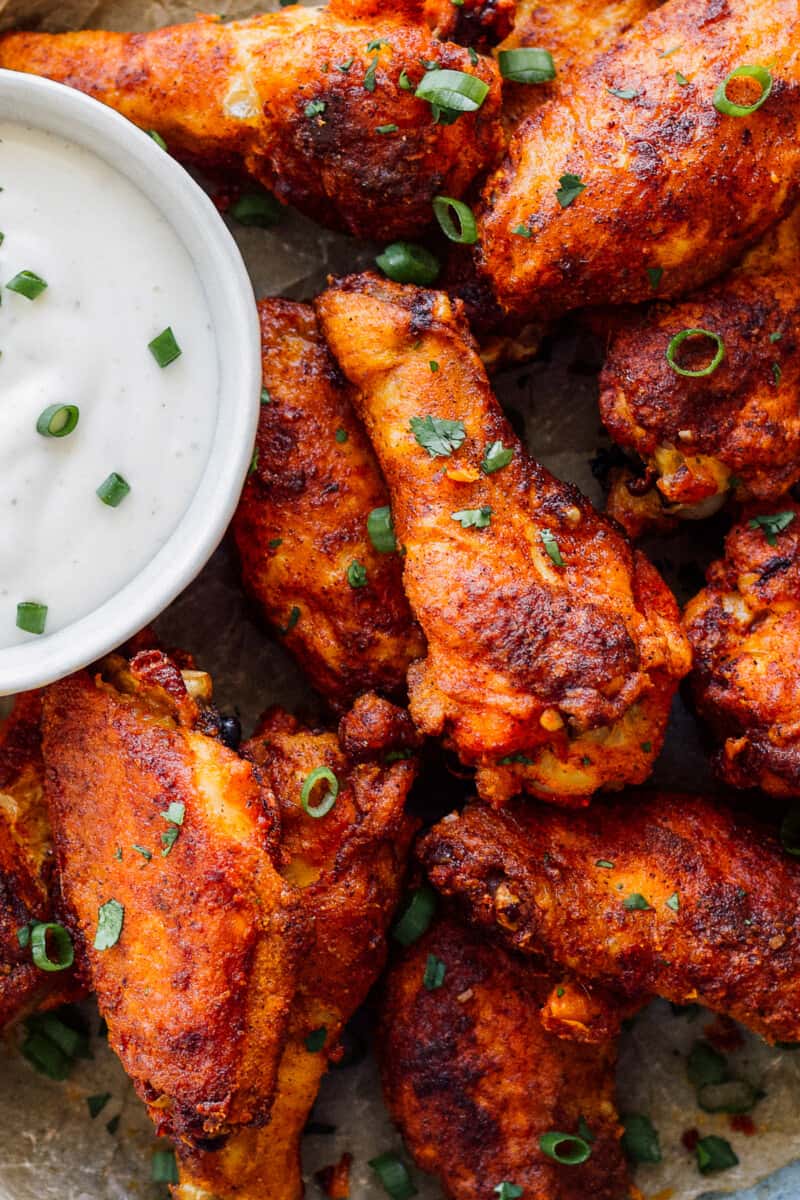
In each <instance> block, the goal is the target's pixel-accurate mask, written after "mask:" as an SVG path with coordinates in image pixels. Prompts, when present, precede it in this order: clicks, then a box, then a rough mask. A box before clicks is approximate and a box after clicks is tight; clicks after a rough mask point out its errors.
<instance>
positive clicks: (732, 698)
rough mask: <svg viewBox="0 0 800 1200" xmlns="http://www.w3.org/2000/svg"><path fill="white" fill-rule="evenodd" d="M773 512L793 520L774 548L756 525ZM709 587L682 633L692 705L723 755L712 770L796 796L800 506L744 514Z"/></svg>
mask: <svg viewBox="0 0 800 1200" xmlns="http://www.w3.org/2000/svg"><path fill="white" fill-rule="evenodd" d="M776 513H783V514H786V516H788V515H789V514H793V515H792V516H791V517H790V518H789V519H790V524H788V525H787V528H786V529H785V530H783V531H782V532H776V533H775V534H774V536H773V540H774V543H775V544H774V545H770V543H769V541H768V540H767V534H766V533H765V530H764V529H763V528H761V527H758V526H757V527H756V528H751V525H750V521H751V520H754V519H755V518H756V517H758V516H761V517H764V516H770V515H774V514H776ZM784 519H785V518H784ZM707 579H708V586H707V587H705V588H704V589H703V590H702V591H701V592H700V593H699V594H698V595H697V596H695V597H694V599H693V600H691V601H690V603H689V604H688V605H687V607H686V612H685V614H684V627H685V629H686V633H687V636H688V638H689V641H690V642H691V644H692V649H693V651H694V667H693V670H692V673H691V675H690V676H689V682H690V685H691V690H692V695H693V697H694V702H695V705H696V707H697V711H698V714H699V715H700V716H701V717H702V718H703V719H704V720H705V721H706V722H707V723H708V725H709V727H710V730H711V732H712V734H713V736H714V738H715V740H716V743H717V745H718V747H719V748H718V750H717V753H716V754H715V756H714V765H715V767H716V769H717V771H718V772H719V774H720V775H721V776H722V778H723V779H724V780H725V782H726V783H730V784H732V785H733V786H734V787H744V788H747V787H759V788H762V789H763V790H764V791H766V792H769V793H771V794H772V795H776V796H800V723H798V710H799V708H800V684H799V683H798V675H797V662H798V658H799V657H800V505H798V504H796V503H795V502H794V501H792V500H788V499H786V498H785V497H784V498H783V499H781V500H780V501H776V502H774V503H773V504H771V505H766V504H761V505H758V506H752V507H750V508H748V509H745V511H744V513H743V515H742V518H741V520H740V521H739V522H738V524H736V525H735V526H734V527H733V529H732V530H731V531H730V533H729V534H728V536H727V538H726V541H725V556H724V557H723V558H721V559H718V560H717V561H716V562H714V563H712V564H711V566H710V567H709V569H708V573H707Z"/></svg>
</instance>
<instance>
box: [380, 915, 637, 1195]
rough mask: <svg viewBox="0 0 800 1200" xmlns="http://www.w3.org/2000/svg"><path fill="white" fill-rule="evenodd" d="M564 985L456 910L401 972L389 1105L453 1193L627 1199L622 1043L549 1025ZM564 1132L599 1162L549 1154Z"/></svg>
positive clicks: (394, 1006) (386, 1037) (385, 1058)
mask: <svg viewBox="0 0 800 1200" xmlns="http://www.w3.org/2000/svg"><path fill="white" fill-rule="evenodd" d="M439 964H441V965H439ZM437 971H438V972H439V973H440V974H443V978H442V982H441V985H439V986H431V984H435V983H436V982H437V981H438V978H439V976H438V975H435V974H434V973H435V972H437ZM553 984H554V977H553V975H552V974H550V973H549V972H548V971H547V970H545V969H544V968H542V967H539V966H536V965H534V964H533V963H531V962H530V961H525V960H524V959H523V958H522V957H521V956H519V955H512V954H509V953H508V952H507V951H505V950H503V949H502V948H501V947H499V946H495V945H492V944H491V943H490V942H487V941H486V939H485V938H484V937H481V936H480V935H478V934H476V933H474V932H472V931H470V930H468V929H467V928H465V927H464V926H463V925H461V924H460V923H458V922H457V921H455V920H454V919H453V918H451V917H449V916H447V917H444V918H442V919H438V920H436V921H435V923H434V925H433V926H432V927H431V928H430V929H429V930H428V932H427V933H426V934H425V935H424V937H423V938H422V939H421V940H420V941H418V942H417V943H416V944H415V945H413V946H411V947H410V948H409V949H408V950H406V951H405V952H404V954H403V955H402V956H401V957H400V958H399V960H398V961H397V962H396V963H395V964H394V965H393V966H392V967H390V970H389V972H388V975H387V978H386V990H385V998H384V1000H383V1004H382V1012H381V1022H380V1031H379V1036H378V1057H379V1061H380V1065H381V1076H382V1080H383V1090H384V1096H385V1099H386V1104H387V1107H388V1109H389V1112H390V1113H391V1115H392V1118H393V1120H394V1121H395V1123H396V1124H397V1125H398V1127H399V1129H400V1132H401V1133H402V1135H403V1138H404V1140H405V1143H406V1145H407V1147H408V1149H409V1151H410V1152H411V1154H412V1156H413V1158H414V1161H415V1162H416V1163H417V1165H418V1166H420V1167H421V1168H422V1169H423V1170H425V1171H430V1172H432V1173H433V1174H434V1175H437V1176H438V1177H439V1178H440V1180H441V1182H442V1187H443V1189H444V1192H445V1195H446V1196H448V1197H450V1200H486V1198H487V1197H489V1196H491V1195H494V1192H495V1191H496V1190H497V1188H498V1187H499V1186H500V1184H501V1183H503V1182H506V1183H508V1184H513V1185H514V1186H515V1187H516V1188H521V1189H522V1193H521V1194H522V1195H524V1196H530V1197H536V1200H585V1197H588V1196H591V1197H592V1200H620V1197H621V1196H624V1195H627V1168H626V1165H625V1160H624V1157H623V1154H622V1151H621V1148H620V1141H619V1139H620V1134H621V1132H622V1129H621V1126H620V1125H619V1122H618V1119H617V1113H616V1109H615V1104H614V1063H615V1059H616V1045H615V1043H614V1042H606V1043H605V1044H602V1045H592V1046H587V1045H581V1044H580V1043H577V1042H570V1041H565V1040H563V1039H560V1038H557V1037H554V1036H553V1035H552V1034H550V1033H548V1032H547V1031H546V1030H545V1028H544V1027H543V1025H542V1023H541V1019H540V1016H539V1011H540V1009H541V1006H542V1003H543V1002H544V1000H545V998H546V996H547V994H548V992H549V991H550V989H551V988H552V986H553ZM587 1130H588V1131H589V1137H590V1138H591V1141H589V1140H588V1138H587V1137H586V1131H587ZM553 1132H555V1133H560V1134H561V1135H562V1137H564V1138H566V1137H568V1136H569V1135H577V1136H578V1137H583V1141H584V1144H585V1145H586V1146H588V1147H589V1148H590V1155H589V1157H588V1158H587V1160H586V1161H585V1162H583V1163H581V1164H578V1165H574V1166H566V1165H562V1164H560V1163H558V1162H557V1161H555V1160H554V1159H552V1158H551V1157H549V1156H548V1155H547V1154H546V1153H545V1152H544V1150H543V1149H542V1148H541V1144H540V1138H541V1137H542V1136H543V1135H546V1134H548V1133H553ZM514 1194H515V1195H517V1193H516V1192H515V1193H514Z"/></svg>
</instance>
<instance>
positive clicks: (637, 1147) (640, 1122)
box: [620, 1113, 661, 1163]
mask: <svg viewBox="0 0 800 1200" xmlns="http://www.w3.org/2000/svg"><path fill="white" fill-rule="evenodd" d="M620 1121H621V1122H622V1125H623V1129H624V1131H625V1132H624V1133H623V1135H622V1150H623V1153H624V1154H625V1157H626V1158H627V1159H628V1161H629V1162H633V1163H660V1162H661V1146H660V1144H659V1140H658V1131H657V1130H656V1128H655V1126H654V1125H653V1122H652V1121H651V1120H650V1118H649V1117H646V1116H645V1115H644V1114H643V1113H623V1114H622V1116H621V1117H620Z"/></svg>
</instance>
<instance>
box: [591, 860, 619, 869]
mask: <svg viewBox="0 0 800 1200" xmlns="http://www.w3.org/2000/svg"><path fill="white" fill-rule="evenodd" d="M594 865H595V866H596V867H602V868H603V869H604V870H605V871H613V870H614V864H613V863H612V862H609V860H608V859H607V858H598V860H597V862H596V863H595V864H594Z"/></svg>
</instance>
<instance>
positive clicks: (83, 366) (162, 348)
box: [0, 122, 219, 648]
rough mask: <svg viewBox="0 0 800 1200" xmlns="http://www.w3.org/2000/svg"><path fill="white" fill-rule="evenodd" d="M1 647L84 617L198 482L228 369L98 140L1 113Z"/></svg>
mask: <svg viewBox="0 0 800 1200" xmlns="http://www.w3.org/2000/svg"><path fill="white" fill-rule="evenodd" d="M0 188H2V191H0V234H2V243H1V244H0V302H1V303H0V648H3V647H8V646H12V645H15V644H17V643H18V642H21V641H25V640H28V639H31V638H34V637H37V636H42V634H44V635H45V636H46V635H47V634H48V633H54V632H56V631H57V630H59V629H62V628H64V626H66V625H69V624H70V623H72V622H74V621H76V620H78V619H79V618H81V617H85V616H87V615H88V614H90V613H91V612H93V611H94V610H95V609H97V608H98V607H99V606H100V605H101V604H102V603H103V602H104V601H106V600H108V599H110V598H111V597H112V596H113V595H114V594H115V593H116V592H118V591H119V589H120V588H121V587H123V586H124V585H125V584H126V583H128V582H129V581H130V580H131V579H132V578H133V577H134V576H135V575H136V574H137V573H138V572H139V571H140V570H141V569H142V568H143V567H144V566H145V565H146V564H147V563H148V561H149V560H150V559H152V558H153V557H154V556H155V554H156V553H157V552H158V550H159V548H160V547H161V546H162V545H163V543H164V542H165V541H166V539H167V538H168V537H169V535H170V534H171V533H172V531H173V530H174V529H175V527H176V525H177V524H178V522H179V521H180V519H181V517H182V515H183V513H184V512H185V511H186V509H187V507H188V505H189V503H190V501H191V499H192V497H193V495H194V493H195V492H196V490H197V488H198V484H199V483H200V480H201V477H202V474H203V470H204V467H205V464H206V461H207V458H208V454H209V451H210V448H211V443H212V439H213V433H214V426H215V423H216V419H217V405H218V390H219V389H218V367H217V357H216V347H215V344H214V338H213V334H212V323H211V316H210V313H209V309H208V305H207V302H206V298H205V295H204V292H203V288H202V286H201V283H200V280H199V278H198V276H197V274H196V272H195V269H194V267H193V265H192V262H191V259H190V258H189V255H188V253H187V251H186V250H185V248H184V246H183V244H182V243H181V241H180V239H179V238H178V236H177V234H176V233H175V231H174V230H173V229H172V227H171V226H170V225H169V224H168V223H167V222H166V221H165V219H164V218H163V217H162V216H161V214H160V213H159V212H158V210H157V209H156V208H155V206H154V205H153V204H152V203H151V202H150V201H149V200H148V199H147V198H146V197H145V196H144V195H143V194H142V193H141V192H139V191H138V189H137V188H136V187H135V186H134V185H133V184H132V183H131V182H130V181H129V180H127V179H126V178H124V177H123V176H122V175H120V174H118V173H117V172H116V171H115V170H114V169H113V168H112V167H110V166H109V165H107V164H106V163H104V162H103V161H102V160H101V159H99V158H98V157H96V156H95V155H94V154H92V153H91V151H89V150H86V149H84V148H83V147H80V146H78V145H75V144H73V143H71V142H68V141H62V140H61V139H60V138H58V137H55V136H53V135H51V134H49V133H44V132H41V131H39V130H33V129H29V128H27V127H25V126H24V125H20V124H15V123H10V122H0Z"/></svg>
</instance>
